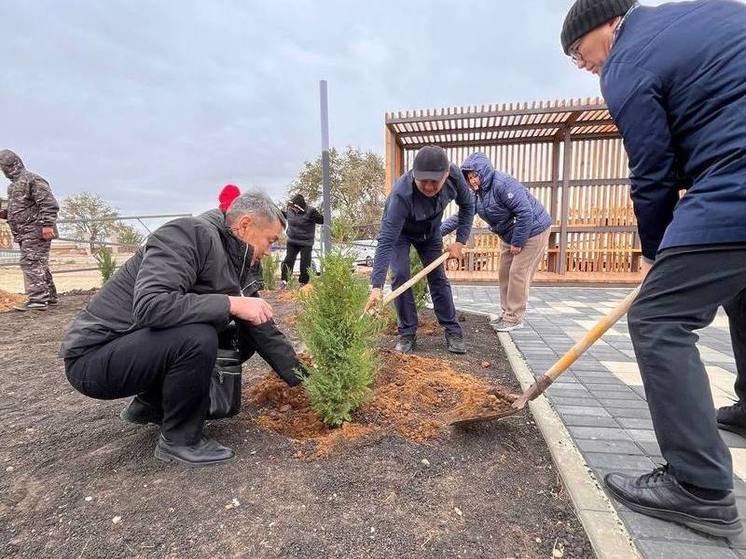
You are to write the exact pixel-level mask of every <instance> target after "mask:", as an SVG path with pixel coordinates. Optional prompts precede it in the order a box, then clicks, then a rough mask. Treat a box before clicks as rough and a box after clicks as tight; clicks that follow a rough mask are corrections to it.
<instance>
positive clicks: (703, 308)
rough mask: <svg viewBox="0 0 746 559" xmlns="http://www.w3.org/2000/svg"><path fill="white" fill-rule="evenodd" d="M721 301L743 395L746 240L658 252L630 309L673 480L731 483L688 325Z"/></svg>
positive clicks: (697, 325) (711, 313)
mask: <svg viewBox="0 0 746 559" xmlns="http://www.w3.org/2000/svg"><path fill="white" fill-rule="evenodd" d="M720 306H723V307H724V309H725V311H726V313H727V314H728V319H729V323H730V333H731V342H732V344H733V353H734V356H735V359H736V366H737V371H738V374H737V380H736V383H735V389H736V393H737V394H738V396H739V398H740V399H741V400H743V401H746V245H733V246H719V245H713V246H702V247H681V248H674V249H669V250H664V251H663V252H661V253H660V254H659V255H658V258H657V259H656V262H655V264H654V266H653V269H652V270H651V271H650V273H649V275H648V277H647V279H646V280H645V282H644V284H643V286H642V290H641V293H640V296H639V297H638V299H637V301H636V302H635V303H634V305H633V306H632V309H631V310H630V312H629V316H628V321H629V331H630V335H631V337H632V343H633V345H634V349H635V355H636V356H637V361H638V364H639V367H640V373H641V376H642V381H643V384H644V386H645V394H646V396H647V400H648V406H649V408H650V414H651V416H652V419H653V428H654V429H655V435H656V438H657V439H658V445H659V446H660V448H661V454H662V455H663V457H664V458H665V459H666V461H667V462H668V463H669V465H670V467H671V470H672V473H673V475H674V476H675V477H676V478H677V479H679V480H680V481H684V482H687V483H691V484H694V485H698V486H700V487H705V488H710V489H720V490H727V489H731V488H732V487H733V466H732V461H731V456H730V451H729V450H728V447H727V446H726V445H725V443H724V442H723V440H722V439H721V438H720V435H719V433H718V429H717V423H716V419H715V413H716V412H715V409H714V405H713V400H712V394H711V392H710V384H709V379H708V377H707V372H706V371H705V367H704V365H703V364H702V359H701V358H700V356H699V352H698V351H697V347H696V343H697V340H698V339H699V337H698V336H697V334H696V333H695V330H699V329H701V328H704V327H705V326H707V325H709V324H710V323H711V322H712V321H713V320H714V318H715V315H716V313H717V310H718V307H720Z"/></svg>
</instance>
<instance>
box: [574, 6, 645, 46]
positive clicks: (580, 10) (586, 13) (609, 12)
mask: <svg viewBox="0 0 746 559" xmlns="http://www.w3.org/2000/svg"><path fill="white" fill-rule="evenodd" d="M635 3H636V0H576V2H575V4H573V6H572V8H570V11H569V12H568V13H567V17H566V18H565V24H564V25H563V26H562V49H563V50H564V51H565V54H569V53H568V52H567V51H569V50H570V47H571V46H572V44H573V43H574V42H575V41H577V40H578V39H580V38H581V37H582V36H583V35H585V34H586V33H589V32H590V31H593V30H594V29H595V28H596V27H599V26H601V25H603V24H604V23H606V22H607V21H611V20H612V19H614V18H615V17H619V16H623V15H624V14H626V13H627V11H628V10H629V9H630V8H631V7H632V6H634V5H635Z"/></svg>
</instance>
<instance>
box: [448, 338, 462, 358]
mask: <svg viewBox="0 0 746 559" xmlns="http://www.w3.org/2000/svg"><path fill="white" fill-rule="evenodd" d="M446 347H447V348H448V351H450V352H451V353H458V354H460V355H463V354H464V353H466V346H465V345H464V337H463V336H458V335H456V334H446Z"/></svg>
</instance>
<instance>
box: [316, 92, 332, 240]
mask: <svg viewBox="0 0 746 559" xmlns="http://www.w3.org/2000/svg"><path fill="white" fill-rule="evenodd" d="M319 88H320V91H321V176H322V184H323V187H324V191H323V192H324V197H323V204H324V227H323V228H322V230H323V232H324V234H323V236H322V241H323V246H324V253H325V254H329V253H330V252H331V250H332V202H331V185H330V184H329V182H330V179H329V106H328V103H327V95H326V80H321V82H319Z"/></svg>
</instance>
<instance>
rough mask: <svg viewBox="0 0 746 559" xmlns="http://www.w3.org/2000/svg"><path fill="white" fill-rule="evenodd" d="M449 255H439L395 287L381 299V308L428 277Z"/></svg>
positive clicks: (446, 253) (447, 253) (445, 253)
mask: <svg viewBox="0 0 746 559" xmlns="http://www.w3.org/2000/svg"><path fill="white" fill-rule="evenodd" d="M450 256H451V254H450V253H449V252H444V253H443V254H441V255H440V256H439V257H438V258H436V259H435V260H433V261H432V262H430V264H428V265H427V266H425V267H424V268H423V269H422V270H420V271H419V272H417V274H415V275H414V276H412V277H411V278H410V279H409V280H407V281H406V282H405V283H403V284H402V285H400V286H399V287H397V288H396V289H395V290H394V291H392V292H391V293H389V294H388V295H386V297H384V298H383V302H382V303H381V306H384V307H385V306H386V305H388V304H389V303H390V302H391V301H393V300H394V299H396V298H397V297H398V296H399V295H401V294H402V293H404V292H405V291H406V290H407V289H409V288H410V287H412V286H413V285H414V284H415V283H417V282H418V281H420V280H421V279H422V278H424V277H425V276H426V275H428V274H429V273H430V272H432V271H433V270H434V269H435V268H437V267H438V266H440V265H441V264H443V262H445V261H446V260H448V259H449V258H450Z"/></svg>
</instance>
